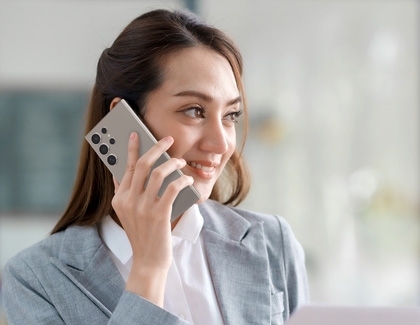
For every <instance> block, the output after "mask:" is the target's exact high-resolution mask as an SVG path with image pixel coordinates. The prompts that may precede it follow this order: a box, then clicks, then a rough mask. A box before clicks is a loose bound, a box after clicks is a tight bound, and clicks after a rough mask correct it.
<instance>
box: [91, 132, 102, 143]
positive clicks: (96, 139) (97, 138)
mask: <svg viewBox="0 0 420 325" xmlns="http://www.w3.org/2000/svg"><path fill="white" fill-rule="evenodd" d="M91 140H92V142H93V143H94V144H98V143H99V142H100V141H101V136H100V135H99V134H98V133H94V134H92V137H91Z"/></svg>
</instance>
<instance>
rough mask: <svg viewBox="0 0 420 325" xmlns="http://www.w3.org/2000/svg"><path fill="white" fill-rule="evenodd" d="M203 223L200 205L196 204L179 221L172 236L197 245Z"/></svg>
mask: <svg viewBox="0 0 420 325" xmlns="http://www.w3.org/2000/svg"><path fill="white" fill-rule="evenodd" d="M203 223H204V219H203V216H202V215H201V213H200V210H199V209H198V205H197V204H194V205H193V206H192V207H191V208H189V209H188V210H187V211H185V212H184V214H183V215H182V217H181V218H180V219H179V221H178V224H177V225H176V226H175V229H174V230H173V231H172V236H176V237H180V238H182V239H185V240H187V241H189V242H191V243H193V244H195V243H196V242H197V239H198V236H199V235H200V231H201V229H202V228H203Z"/></svg>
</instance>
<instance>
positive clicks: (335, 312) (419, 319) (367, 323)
mask: <svg viewBox="0 0 420 325" xmlns="http://www.w3.org/2000/svg"><path fill="white" fill-rule="evenodd" d="M308 324H311V325H325V324H328V325H353V324H357V325H372V324H381V325H395V324H403V325H418V324H420V308H384V307H381V308H379V307H371V308H369V307H348V306H347V307H344V306H316V305H313V306H311V305H309V306H303V307H301V308H300V310H298V311H297V312H296V313H295V314H294V315H293V316H292V318H291V319H290V320H289V321H288V322H286V325H308Z"/></svg>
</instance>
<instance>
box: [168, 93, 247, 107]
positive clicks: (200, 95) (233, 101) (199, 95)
mask: <svg viewBox="0 0 420 325" xmlns="http://www.w3.org/2000/svg"><path fill="white" fill-rule="evenodd" d="M174 96H177V97H182V96H187V97H197V98H200V99H202V100H204V101H205V102H211V101H213V99H212V98H211V97H210V96H209V95H207V94H204V93H202V92H199V91H195V90H185V91H181V92H180V93H177V94H175V95H174ZM241 102H242V97H241V96H238V97H236V98H233V99H231V100H229V101H228V102H227V105H228V106H231V105H235V104H237V103H241Z"/></svg>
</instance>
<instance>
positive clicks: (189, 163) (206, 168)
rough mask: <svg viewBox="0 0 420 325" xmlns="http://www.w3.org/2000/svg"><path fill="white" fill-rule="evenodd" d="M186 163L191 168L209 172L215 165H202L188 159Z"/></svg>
mask: <svg viewBox="0 0 420 325" xmlns="http://www.w3.org/2000/svg"><path fill="white" fill-rule="evenodd" d="M187 164H188V165H190V166H191V167H193V168H197V169H201V170H202V171H204V172H206V173H210V172H212V171H213V170H214V169H215V167H208V166H203V165H200V164H197V163H196V162H194V161H188V162H187Z"/></svg>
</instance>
